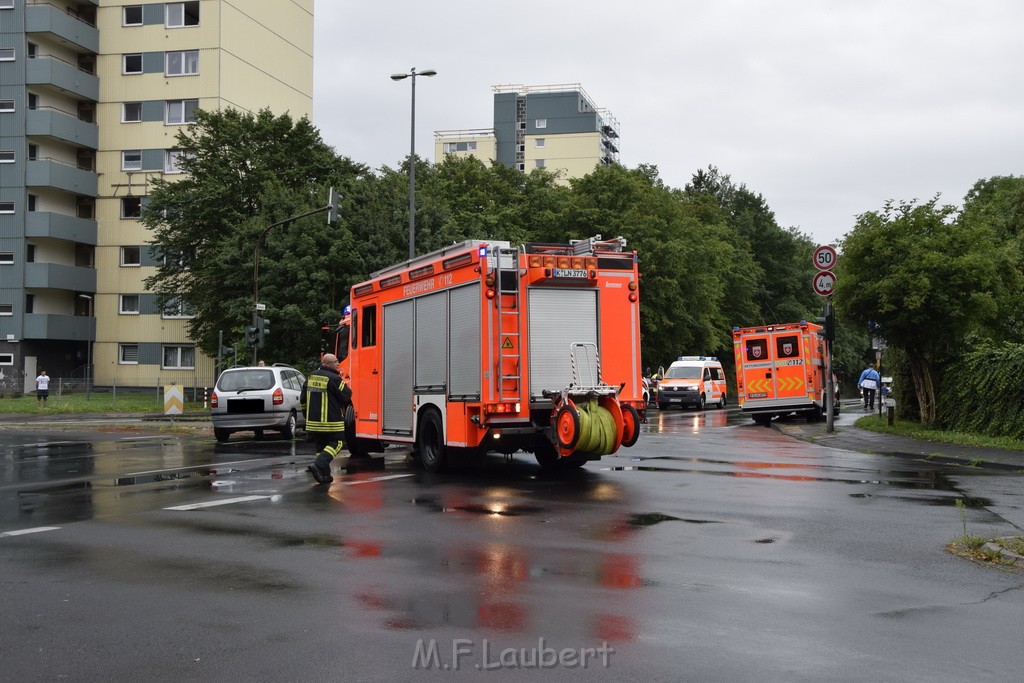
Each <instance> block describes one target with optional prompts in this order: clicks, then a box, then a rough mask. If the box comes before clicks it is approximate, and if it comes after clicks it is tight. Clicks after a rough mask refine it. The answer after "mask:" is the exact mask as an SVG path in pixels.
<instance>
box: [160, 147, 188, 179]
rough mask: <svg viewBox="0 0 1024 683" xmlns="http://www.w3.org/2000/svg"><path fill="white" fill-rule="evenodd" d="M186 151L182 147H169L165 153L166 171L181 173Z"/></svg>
mask: <svg viewBox="0 0 1024 683" xmlns="http://www.w3.org/2000/svg"><path fill="white" fill-rule="evenodd" d="M183 157H184V153H183V152H182V151H181V150H180V149H169V150H167V152H166V153H165V154H164V173H181V172H182V170H181V166H180V164H181V160H182V158H183Z"/></svg>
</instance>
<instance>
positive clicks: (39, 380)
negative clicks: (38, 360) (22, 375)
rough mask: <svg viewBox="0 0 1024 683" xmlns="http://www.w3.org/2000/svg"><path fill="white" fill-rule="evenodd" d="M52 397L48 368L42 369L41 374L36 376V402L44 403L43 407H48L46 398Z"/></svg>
mask: <svg viewBox="0 0 1024 683" xmlns="http://www.w3.org/2000/svg"><path fill="white" fill-rule="evenodd" d="M49 397H50V378H49V376H47V374H46V370H40V371H39V376H38V377H36V404H37V405H38V404H39V403H42V404H43V408H45V407H46V399H48V398H49Z"/></svg>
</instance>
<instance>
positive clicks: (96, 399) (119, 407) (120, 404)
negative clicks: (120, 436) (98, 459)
mask: <svg viewBox="0 0 1024 683" xmlns="http://www.w3.org/2000/svg"><path fill="white" fill-rule="evenodd" d="M202 410H203V404H202V403H185V412H201V411H202ZM163 411H164V404H163V397H162V396H160V397H159V398H158V397H157V396H156V394H155V392H154V393H146V394H140V393H128V392H122V393H119V394H117V395H116V396H115V395H114V394H112V393H106V392H103V393H100V392H93V394H92V395H91V396H89V397H86V395H85V394H64V395H62V396H54V395H53V394H51V395H50V398H49V400H48V401H47V402H46V408H43V405H42V402H41V401H39V400H38V399H36V397H35V396H33V395H27V396H19V397H17V398H3V399H0V413H27V414H37V415H43V414H47V415H56V414H74V413H162V412H163Z"/></svg>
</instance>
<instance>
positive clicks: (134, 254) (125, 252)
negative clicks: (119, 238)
mask: <svg viewBox="0 0 1024 683" xmlns="http://www.w3.org/2000/svg"><path fill="white" fill-rule="evenodd" d="M121 265H122V266H126V267H131V266H141V265H142V247H121Z"/></svg>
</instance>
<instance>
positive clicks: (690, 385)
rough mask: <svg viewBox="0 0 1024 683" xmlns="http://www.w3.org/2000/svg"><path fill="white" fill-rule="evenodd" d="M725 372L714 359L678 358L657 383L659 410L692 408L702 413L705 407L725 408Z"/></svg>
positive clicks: (708, 357) (713, 357) (698, 357)
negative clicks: (671, 407)
mask: <svg viewBox="0 0 1024 683" xmlns="http://www.w3.org/2000/svg"><path fill="white" fill-rule="evenodd" d="M726 393H727V390H726V385H725V371H724V370H723V369H722V364H721V363H720V362H719V360H718V358H716V357H715V356H679V358H677V359H676V360H675V361H674V362H673V363H672V365H670V366H669V367H668V370H666V371H665V375H664V376H663V377H662V378H661V381H660V382H659V383H658V407H659V408H660V409H662V410H665V409H666V408H668V407H670V406H674V405H677V406H693V407H694V408H697V409H698V410H703V409H704V406H705V405H706V404H708V403H711V404H714V405H716V406H718V407H719V408H724V407H725V405H726V402H727V398H726Z"/></svg>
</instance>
